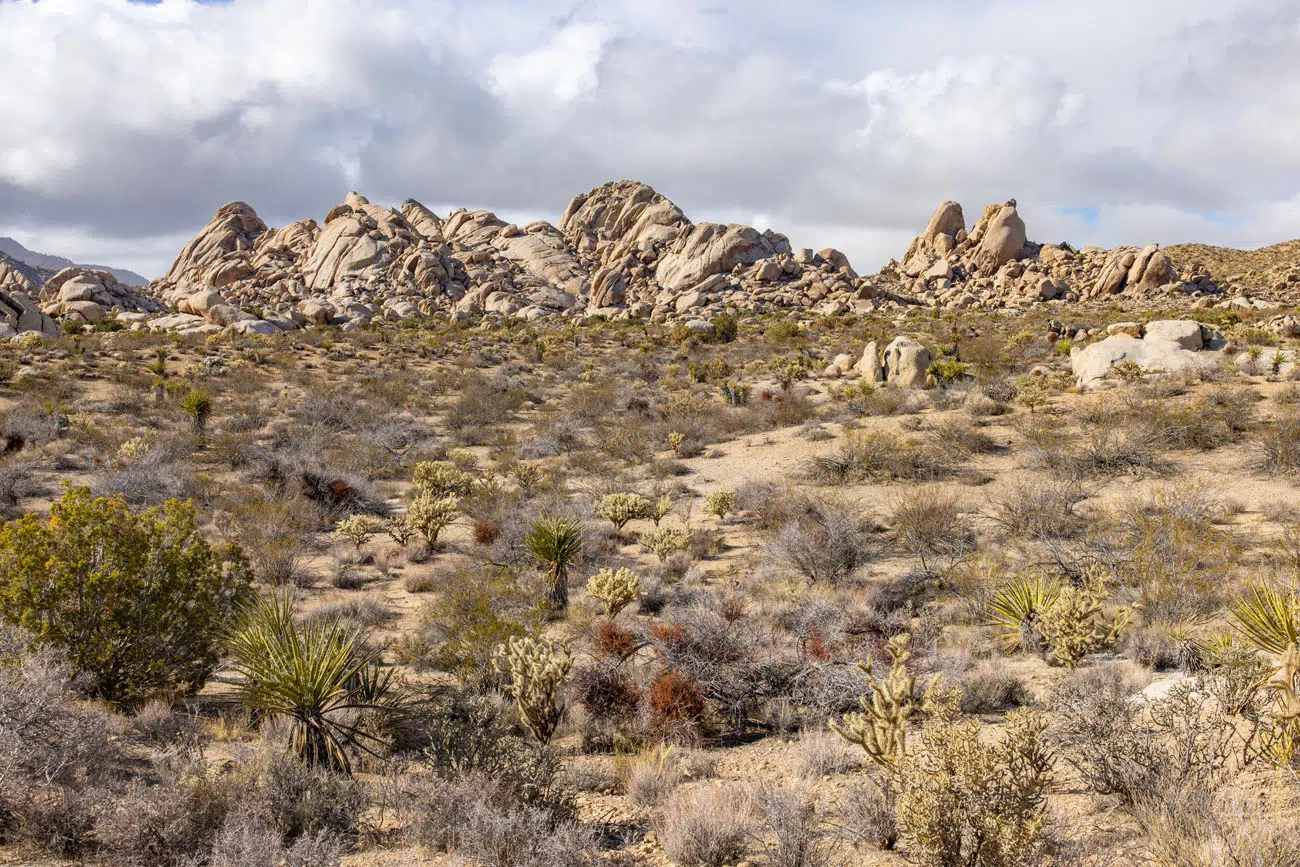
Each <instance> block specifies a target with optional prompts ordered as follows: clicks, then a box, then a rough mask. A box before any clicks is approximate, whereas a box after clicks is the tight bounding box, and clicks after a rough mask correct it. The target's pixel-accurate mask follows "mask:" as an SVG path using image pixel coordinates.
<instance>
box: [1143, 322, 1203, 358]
mask: <svg viewBox="0 0 1300 867" xmlns="http://www.w3.org/2000/svg"><path fill="white" fill-rule="evenodd" d="M1145 334H1146V337H1145V339H1148V340H1168V341H1171V342H1173V343H1177V344H1178V345H1179V346H1181V347H1182V348H1183V349H1190V350H1191V351H1192V352H1198V351H1200V350H1201V349H1203V348H1204V347H1205V333H1204V329H1203V328H1202V327H1201V323H1199V322H1193V321H1191V320H1189V319H1159V320H1157V321H1155V322H1148V323H1147V324H1146V329H1145Z"/></svg>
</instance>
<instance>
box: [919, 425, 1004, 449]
mask: <svg viewBox="0 0 1300 867" xmlns="http://www.w3.org/2000/svg"><path fill="white" fill-rule="evenodd" d="M930 436H931V438H932V439H933V440H934V443H935V446H936V447H937V449H938V450H939V451H942V452H949V453H951V454H956V455H962V456H970V455H983V454H988V453H990V452H993V451H996V450H997V443H995V442H994V441H993V438H992V437H990V436H989V435H988V434H986V433H984V431H982V430H980V429H979V428H977V427H974V426H972V425H971V424H970V422H969V421H966V420H964V419H960V418H951V419H947V420H945V421H941V422H938V423H937V424H935V426H934V430H933V431H931V432H930Z"/></svg>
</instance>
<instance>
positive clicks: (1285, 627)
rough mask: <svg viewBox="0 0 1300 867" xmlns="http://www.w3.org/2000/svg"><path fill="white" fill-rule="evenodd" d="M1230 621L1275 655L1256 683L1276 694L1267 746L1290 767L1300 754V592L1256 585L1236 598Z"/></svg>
mask: <svg viewBox="0 0 1300 867" xmlns="http://www.w3.org/2000/svg"><path fill="white" fill-rule="evenodd" d="M1232 619H1233V621H1234V625H1235V626H1236V628H1237V632H1238V633H1239V634H1240V635H1241V637H1242V639H1243V640H1244V641H1245V642H1246V643H1247V644H1249V645H1250V646H1251V647H1253V648H1255V649H1256V650H1258V651H1261V652H1263V653H1267V654H1268V655H1269V656H1271V657H1272V658H1273V661H1272V667H1271V669H1270V671H1269V672H1268V676H1267V677H1266V678H1265V679H1264V680H1262V681H1260V682H1259V683H1258V684H1257V686H1260V687H1263V688H1264V689H1265V690H1267V691H1268V692H1269V693H1270V694H1271V695H1272V696H1273V710H1272V712H1271V714H1270V716H1271V717H1272V720H1273V725H1272V731H1271V732H1270V743H1269V744H1268V747H1269V750H1270V752H1271V753H1272V755H1273V757H1274V758H1275V759H1276V760H1277V761H1278V762H1279V763H1281V764H1288V765H1289V764H1291V763H1292V762H1294V761H1295V759H1296V758H1297V756H1298V755H1300V594H1297V593H1296V592H1295V591H1294V590H1292V591H1284V590H1277V589H1274V588H1272V587H1268V586H1265V585H1263V584H1259V585H1256V586H1254V587H1252V588H1251V589H1250V592H1249V593H1247V594H1246V595H1245V596H1242V597H1240V598H1238V599H1237V601H1236V603H1235V604H1234V605H1233V608H1232Z"/></svg>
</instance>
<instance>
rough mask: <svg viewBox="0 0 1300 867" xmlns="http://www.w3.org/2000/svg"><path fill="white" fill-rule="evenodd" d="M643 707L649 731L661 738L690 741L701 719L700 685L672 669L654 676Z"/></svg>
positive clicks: (702, 700) (702, 714) (702, 709)
mask: <svg viewBox="0 0 1300 867" xmlns="http://www.w3.org/2000/svg"><path fill="white" fill-rule="evenodd" d="M646 704H647V706H648V707H649V709H650V727H651V728H652V729H653V730H654V731H656V732H658V733H660V734H661V735H664V736H672V735H680V736H686V737H690V736H691V735H693V734H694V733H695V731H696V729H697V728H698V726H699V725H700V723H701V722H702V721H703V719H704V711H705V706H704V694H703V692H702V691H701V690H700V685H699V683H697V682H696V681H695V680H694V679H693V678H691V677H689V676H687V675H684V674H682V673H680V672H677V671H673V670H671V669H665V670H664V671H661V672H659V674H657V675H655V678H654V680H652V681H651V682H650V692H649V695H648V696H647V698H646Z"/></svg>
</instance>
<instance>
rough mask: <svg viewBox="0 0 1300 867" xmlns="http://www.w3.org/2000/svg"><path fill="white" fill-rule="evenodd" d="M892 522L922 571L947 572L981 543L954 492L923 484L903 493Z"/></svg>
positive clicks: (895, 533) (901, 543) (898, 538)
mask: <svg viewBox="0 0 1300 867" xmlns="http://www.w3.org/2000/svg"><path fill="white" fill-rule="evenodd" d="M890 524H891V525H892V526H893V530H894V536H895V538H896V539H897V540H898V542H899V544H900V545H902V547H903V548H904V549H905V550H906V551H907V552H908V553H909V554H911V555H912V556H913V557H915V558H916V559H917V561H918V562H919V563H920V565H921V569H922V570H923V571H927V572H929V571H937V572H941V573H947V572H949V571H951V570H952V569H953V568H954V567H955V566H957V564H959V563H961V562H962V561H963V560H965V559H966V558H967V557H969V556H970V555H971V554H973V553H974V552H975V551H976V549H977V548H978V547H979V537H978V536H977V535H976V533H975V529H974V527H972V526H971V524H970V522H969V520H968V519H967V518H966V516H965V514H964V509H963V506H962V504H961V502H960V501H959V500H958V499H957V497H956V496H955V495H953V494H949V493H943V492H939V491H934V490H928V489H924V488H922V489H918V490H915V491H913V492H911V493H909V494H904V495H902V497H901V498H900V499H899V502H898V504H897V505H896V506H895V508H894V514H893V516H892V518H891V519H890Z"/></svg>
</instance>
